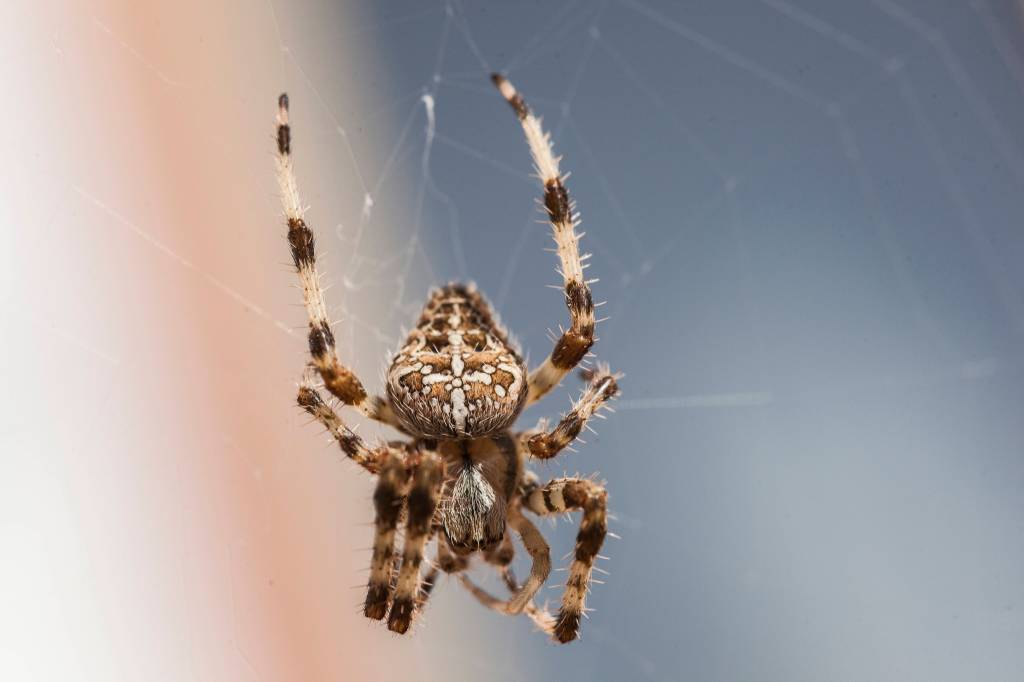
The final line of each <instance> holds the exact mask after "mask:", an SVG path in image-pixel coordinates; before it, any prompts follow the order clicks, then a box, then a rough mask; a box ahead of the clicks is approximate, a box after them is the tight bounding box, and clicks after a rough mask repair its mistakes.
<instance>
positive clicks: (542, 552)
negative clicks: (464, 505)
mask: <svg viewBox="0 0 1024 682" xmlns="http://www.w3.org/2000/svg"><path fill="white" fill-rule="evenodd" d="M508 522H509V525H511V526H512V527H513V528H514V529H515V530H516V532H517V533H519V537H520V538H521V539H522V541H523V546H525V547H526V551H527V552H528V553H529V554H530V558H531V559H532V560H533V564H532V565H531V566H530V577H529V578H527V580H526V583H525V584H524V585H523V586H522V588H521V589H520V590H519V591H518V592H516V593H515V594H514V595H512V598H511V599H509V600H508V601H507V602H496V604H489V603H484V606H488V607H489V608H493V609H495V610H497V611H501V612H502V613H505V614H508V615H512V616H514V615H518V614H520V613H522V612H523V611H524V610H525V609H526V608H527V606H528V605H529V604H530V603H531V600H532V599H533V597H534V595H536V594H537V592H538V591H539V590H540V588H541V587H543V586H544V581H545V580H547V579H548V574H549V573H551V548H550V547H548V543H547V541H545V540H544V536H543V535H541V534H540V531H539V530H537V527H536V526H535V525H533V523H532V522H531V521H530V520H529V519H527V518H526V517H525V516H523V515H522V512H520V511H519V510H518V509H516V508H514V507H513V508H510V509H509V513H508ZM459 580H460V581H461V582H462V584H463V586H465V587H466V589H468V590H469V591H470V592H473V593H474V594H475V595H477V593H476V592H474V588H475V585H473V583H472V582H471V581H470V580H469V579H468V578H467V577H465V576H462V575H460V576H459ZM479 598H480V597H479V595H477V599H479ZM482 603H483V602H482Z"/></svg>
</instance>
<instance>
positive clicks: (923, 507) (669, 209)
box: [0, 0, 1024, 681]
mask: <svg viewBox="0 0 1024 682" xmlns="http://www.w3.org/2000/svg"><path fill="white" fill-rule="evenodd" d="M0 36H2V40H0V55H2V59H0V83H2V85H3V92H4V93H5V96H6V98H7V100H6V102H5V105H4V107H3V113H2V114H0V116H2V125H0V139H2V143H3V148H4V150H5V151H6V153H7V158H8V162H7V163H6V164H4V165H3V166H2V167H0V175H2V178H3V182H2V187H3V192H2V199H0V226H2V227H0V229H2V230H3V234H4V237H5V241H6V245H7V248H5V249H4V250H3V251H2V252H0V302H2V305H3V310H4V313H5V319H6V323H5V324H4V325H3V333H2V335H0V350H2V352H0V380H2V381H0V383H2V385H3V387H4V388H3V390H2V391H0V400H2V411H0V453H2V466H3V469H2V476H0V480H2V483H0V543H2V544H0V546H2V548H3V557H2V560H0V613H2V614H3V615H2V616H0V679H4V680H67V679H82V680H86V679H87V680H115V679H116V680H121V679H124V680H128V679H131V680H183V679H196V680H299V679H301V680H339V679H345V680H388V679H403V678H415V679H418V680H461V679H466V680H470V679H480V678H482V677H484V678H487V679H499V680H506V679H507V680H518V679H527V678H536V679H545V680H576V679H609V680H619V679H638V680H680V679H686V680H786V681H793V680H879V679H900V680H929V681H932V680H967V679H969V680H1020V679H1024V649H1022V647H1021V642H1022V641H1024V418H1022V414H1024V384H1022V381H1021V379H1022V369H1024V350H1022V341H1024V274H1022V273H1024V269H1022V268H1021V265H1020V264H1021V263H1022V262H1024V235H1022V216H1024V127H1022V124H1021V122H1022V121H1024V9H1022V6H1021V4H1020V3H1018V2H1013V1H1011V0H972V1H971V2H943V3H936V2H928V1H926V0H864V1H863V2H855V3H851V2H838V1H836V2H833V1H829V2H811V1H810V0H714V1H713V2H712V1H710V0H700V1H690V2H675V3H667V2H658V1H656V0H611V1H608V2H604V1H601V2H583V1H581V0H568V1H565V2H562V1H559V2H520V3H499V2H470V1H468V0H465V1H462V2H460V1H458V0H439V1H436V2H435V1H433V0H431V1H429V2H412V1H404V2H380V3H371V2H335V1H328V0H303V1H301V2H291V3H286V2H283V1H281V0H263V1H261V2H240V1H237V0H236V1H234V2H221V3H207V2H182V3H133V2H127V1H124V0H110V1H105V0H89V1H88V2H68V3H62V2H54V1H52V0H46V1H44V2H37V3H29V2H17V1H15V2H7V3H3V5H2V7H0ZM491 71H501V72H504V73H506V74H508V75H509V77H510V78H511V79H512V80H513V82H514V83H515V84H516V85H517V86H518V87H519V88H520V90H521V91H523V92H524V94H525V95H526V96H527V98H528V101H529V102H530V103H531V104H532V105H533V107H534V109H535V110H536V111H537V112H538V113H539V114H541V115H543V116H544V121H545V124H546V126H547V127H548V128H549V129H550V130H552V132H553V136H554V140H555V145H556V151H557V152H558V153H560V154H563V155H564V160H563V168H564V169H565V170H567V171H570V172H571V174H572V175H571V178H570V179H569V181H568V184H569V187H570V190H571V192H572V193H573V196H574V197H575V198H576V200H577V201H578V204H579V210H580V212H581V214H582V216H583V228H582V229H583V230H585V231H586V233H587V234H586V237H585V238H584V240H583V245H584V247H585V249H587V250H589V251H592V252H593V253H594V258H593V260H592V263H593V266H592V268H591V269H590V270H589V271H588V274H590V275H591V276H593V277H598V278H600V282H599V283H597V284H595V285H594V290H595V296H596V297H597V299H598V300H607V301H608V304H607V305H606V306H605V307H603V308H601V309H600V310H601V311H603V313H604V314H605V315H607V316H608V317H609V318H610V319H609V320H608V321H606V322H604V323H602V324H601V325H599V327H598V332H599V336H600V341H599V343H598V345H597V346H596V351H597V354H598V356H599V357H600V358H601V359H602V360H606V361H608V362H610V363H611V364H612V365H613V366H614V367H615V368H616V369H618V370H621V371H623V372H625V373H626V379H625V380H624V381H623V389H624V395H623V397H622V399H621V400H620V402H619V404H618V406H617V412H616V414H614V415H610V419H609V420H608V421H607V422H602V423H600V424H599V427H598V432H599V434H598V435H597V436H587V437H586V440H587V441H588V442H587V443H586V444H585V445H581V446H580V447H579V448H578V450H579V451H578V452H577V453H567V454H564V455H562V456H560V457H559V458H558V459H557V460H555V461H554V462H552V463H550V464H549V465H546V466H543V465H542V466H539V467H537V469H538V471H539V473H540V474H541V476H543V477H554V476H560V475H562V474H563V473H566V472H568V473H570V474H573V473H576V472H581V473H583V474H589V473H591V472H599V474H600V477H601V478H603V479H606V480H607V483H608V487H609V490H610V493H611V498H610V503H611V507H612V511H613V513H614V515H615V519H614V520H613V521H612V530H613V531H614V532H616V533H617V534H618V535H620V536H621V539H618V540H609V541H608V542H607V543H606V545H605V548H604V550H603V554H605V555H607V556H608V559H607V560H606V561H603V562H602V563H601V564H600V567H601V568H602V569H604V570H607V571H608V572H609V573H610V575H608V576H597V577H599V578H601V579H602V580H604V582H605V584H602V585H596V586H595V589H594V591H593V593H592V595H591V597H590V599H589V606H591V607H593V608H594V609H595V611H594V612H593V613H592V614H591V618H590V619H589V620H588V621H586V622H585V624H584V629H583V640H582V641H581V642H578V643H575V644H572V645H570V646H567V647H558V646H555V645H553V644H550V643H548V642H546V641H545V639H544V637H543V636H542V635H539V634H537V633H535V632H532V627H531V626H530V624H529V623H528V622H527V621H526V620H525V619H509V618H501V617H498V616H497V615H495V614H493V613H491V612H487V611H484V610H483V609H482V608H480V607H479V606H477V605H476V604H475V603H474V602H472V600H471V599H470V598H469V597H468V596H467V595H466V594H464V593H463V592H462V591H461V590H460V589H459V587H458V585H457V584H456V583H455V582H454V581H449V582H444V581H442V583H441V584H440V585H439V586H438V589H437V591H436V592H435V598H434V599H433V600H432V602H431V604H430V607H429V609H428V610H427V612H426V613H425V614H424V616H423V617H422V618H421V621H420V623H419V625H418V626H417V628H416V632H415V635H414V636H412V637H405V638H399V637H396V636H393V635H391V634H390V633H389V632H387V631H386V630H385V629H384V628H383V627H382V626H380V625H378V624H376V623H371V622H370V621H367V620H366V619H365V618H363V617H362V615H361V613H360V604H361V601H362V598H363V591H362V590H363V588H362V585H363V584H364V583H365V579H366V569H367V567H368V564H369V550H368V548H369V545H370V542H371V533H372V530H371V528H370V527H369V523H370V521H371V520H372V518H373V512H372V502H371V499H370V495H371V491H372V482H371V480H370V479H369V477H367V476H364V475H362V474H360V473H359V472H358V471H357V470H356V467H354V466H353V465H351V464H350V463H348V462H345V461H343V460H342V458H341V457H340V456H339V454H338V452H337V449H336V448H335V447H334V446H333V445H332V444H331V443H329V442H327V438H326V437H325V435H324V434H322V433H321V432H320V430H319V428H318V427H316V426H314V425H309V424H307V420H306V418H305V417H304V416H303V415H301V414H300V413H299V412H298V410H297V409H296V408H295V407H294V405H293V396H294V390H295V382H296V380H297V378H298V377H299V375H300V372H301V368H302V365H303V362H304V351H305V341H304V329H303V325H304V314H303V311H302V309H301V306H300V305H298V304H299V303H300V300H301V297H300V294H299V292H298V291H297V290H296V289H295V287H294V284H295V277H294V274H293V273H292V272H291V270H290V266H289V256H288V253H287V250H286V244H285V240H284V227H283V224H282V220H281V217H280V207H279V203H278V198H277V194H276V192H277V189H276V186H275V182H274V177H273V158H272V150H273V119H274V114H275V98H276V96H277V94H278V93H279V92H280V91H282V90H287V91H288V92H289V94H290V96H291V102H292V109H293V134H294V140H295V143H294V149H295V155H296V166H297V173H298V176H299V181H300V189H301V191H302V194H303V197H304V200H305V201H306V202H307V203H308V204H309V206H310V208H309V212H308V215H307V217H308V219H309V222H310V223H311V224H312V225H313V227H314V228H315V230H316V231H317V232H318V235H319V240H320V245H321V252H322V254H323V257H322V269H323V271H325V272H326V273H327V278H328V280H329V282H330V283H331V284H332V285H333V287H332V288H331V289H330V291H329V292H328V298H329V303H330V305H331V307H332V310H333V312H334V315H335V318H336V319H337V320H339V325H338V328H337V335H338V339H339V346H340V349H341V354H342V357H343V359H344V360H345V361H347V362H350V363H351V364H353V365H354V366H355V367H356V368H357V369H358V371H359V373H360V375H361V376H362V377H363V378H364V380H365V381H366V382H367V384H368V385H369V386H370V387H372V388H373V389H375V390H379V389H380V387H381V384H380V372H381V370H382V368H383V367H384V365H385V363H386V360H387V356H388V353H389V352H390V351H391V350H392V349H394V348H395V347H396V345H397V344H398V342H399V340H400V339H401V338H402V335H403V329H404V328H406V327H407V326H408V325H410V324H411V323H412V321H413V319H414V317H415V315H416V313H417V311H418V309H419V307H420V305H422V302H423V300H424V297H425V295H426V291H427V288H428V287H429V286H431V285H436V284H440V283H443V282H445V281H447V280H452V279H459V280H461V279H473V280H475V281H476V282H477V283H478V284H479V286H480V287H481V288H482V289H483V291H484V292H485V293H486V294H487V295H488V296H489V297H490V298H491V299H492V301H493V302H494V303H495V304H496V305H497V307H498V308H499V310H500V312H501V314H502V316H503V318H504V321H505V322H506V323H507V324H508V325H509V327H511V329H512V330H514V331H515V332H516V333H517V334H518V336H519V338H520V339H521V341H522V343H523V346H524V348H525V349H526V350H527V351H528V353H529V355H530V357H531V359H532V360H533V362H534V363H536V362H539V361H540V360H541V359H543V357H544V356H545V355H546V354H547V353H548V351H549V349H550V342H549V341H548V339H547V336H546V333H547V330H548V329H557V327H558V325H559V324H564V323H565V322H566V321H567V314H566V311H565V309H564V304H563V302H562V300H561V296H560V295H559V294H558V293H557V292H554V291H550V290H548V289H545V288H544V286H543V285H545V284H554V283H557V282H558V278H557V275H556V274H555V272H554V267H555V258H554V256H553V254H551V253H548V252H545V251H544V249H545V248H548V247H549V246H550V245H551V242H550V237H549V234H548V228H547V226H546V225H545V224H543V223H542V222H538V221H539V220H540V219H541V218H542V216H541V215H540V214H539V213H538V211H537V209H536V205H535V200H536V199H537V198H538V197H539V191H538V183H537V181H536V179H535V178H533V177H531V172H530V171H531V169H530V162H529V157H528V153H527V148H526V145H525V143H524V141H523V140H522V136H521V133H520V130H519V128H518V126H517V125H516V122H515V120H514V118H513V116H512V114H511V113H510V112H509V111H508V108H507V106H506V105H505V103H504V102H502V101H501V100H500V98H499V97H498V96H497V95H496V94H495V93H494V92H493V89H492V88H491V86H490V84H489V82H488V81H487V78H486V76H487V74H488V73H490V72H491ZM576 390H577V386H576V385H575V382H574V381H569V382H567V384H566V386H565V387H564V388H563V389H562V390H560V391H558V392H556V393H555V394H554V396H553V397H551V398H549V399H547V400H546V401H544V402H543V403H542V404H541V405H540V406H538V407H537V408H534V409H531V410H530V411H529V412H528V413H527V414H526V415H525V416H524V421H523V423H524V424H525V425H532V424H533V423H534V421H535V420H537V419H538V418H540V417H542V416H546V415H547V416H554V415H556V414H557V413H558V412H560V411H562V410H565V409H566V408H567V406H568V404H569V399H570V397H572V396H573V395H575V393H576ZM353 421H359V420H356V419H354V418H353ZM361 433H362V434H363V435H365V436H367V437H377V436H387V435H389V434H387V433H385V432H384V431H383V430H382V429H380V428H378V427H377V426H375V425H372V424H364V425H362V428H361ZM576 523H577V520H576V519H575V518H574V519H572V520H567V521H564V522H560V523H559V525H558V527H557V528H554V527H552V526H549V525H547V524H543V525H542V530H544V532H545V534H547V535H548V536H549V538H550V539H551V541H552V545H553V554H554V556H555V560H556V565H557V566H565V565H567V563H568V559H566V558H561V557H562V556H563V554H564V553H566V552H569V551H570V550H571V547H572V542H573V537H574V534H575V526H576ZM562 580H564V574H559V573H553V574H552V579H551V581H550V583H551V586H552V589H551V590H549V591H547V595H548V598H549V599H551V601H552V602H555V601H557V599H558V598H559V597H560V594H561V589H562V588H561V585H560V584H559V583H560V582H561V581H562ZM489 584H490V585H491V586H492V587H495V588H496V586H495V585H494V583H493V582H491V583H489Z"/></svg>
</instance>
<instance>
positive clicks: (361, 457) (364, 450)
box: [296, 373, 404, 474]
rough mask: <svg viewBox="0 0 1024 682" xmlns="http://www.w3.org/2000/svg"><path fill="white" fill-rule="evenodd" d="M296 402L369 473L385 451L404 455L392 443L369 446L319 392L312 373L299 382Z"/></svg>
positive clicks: (375, 467)
mask: <svg viewBox="0 0 1024 682" xmlns="http://www.w3.org/2000/svg"><path fill="white" fill-rule="evenodd" d="M296 402H298V404H299V406H300V407H301V408H302V409H303V410H305V411H306V412H308V413H309V414H311V415H313V417H314V418H316V420H317V421H319V422H320V423H321V424H323V426H324V427H325V428H326V429H327V430H328V431H330V433H331V435H332V436H334V439H335V440H336V441H338V445H339V446H340V447H341V451H342V452H344V453H345V455H346V456H347V457H348V458H349V459H351V460H352V461H353V462H355V463H356V464H358V465H359V466H361V467H363V468H364V469H366V470H367V471H369V472H370V473H371V474H376V473H379V472H380V470H381V464H382V462H383V460H384V458H385V457H387V456H388V454H389V453H390V454H397V455H404V453H403V452H402V451H401V450H400V449H398V448H396V447H394V446H393V445H391V444H388V445H380V446H378V447H377V448H374V449H370V448H369V447H367V445H366V442H365V441H363V439H362V438H360V437H359V436H357V435H356V434H355V432H354V431H352V430H351V429H349V428H348V427H347V426H346V425H345V422H343V421H342V420H341V417H339V416H338V413H337V412H335V411H334V410H333V409H331V406H330V405H328V404H327V402H326V401H325V400H324V399H323V396H321V395H320V392H319V391H317V390H316V388H314V386H313V381H312V377H310V376H309V375H308V373H307V375H306V376H304V377H303V379H302V382H301V383H300V384H299V394H298V396H297V398H296Z"/></svg>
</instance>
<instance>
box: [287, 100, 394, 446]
mask: <svg viewBox="0 0 1024 682" xmlns="http://www.w3.org/2000/svg"><path fill="white" fill-rule="evenodd" d="M277 102H278V112H277V182H278V185H279V186H280V189H281V203H282V205H283V206H284V215H285V218H286V219H287V221H288V244H289V245H290V246H291V251H292V261H293V262H294V263H295V271H296V272H297V273H298V275H299V283H300V284H301V285H302V300H303V303H304V304H305V306H306V313H307V315H308V317H309V352H310V355H312V356H313V365H314V366H315V367H316V369H317V371H318V372H319V373H320V376H321V378H322V379H323V382H324V386H325V387H326V388H327V390H328V391H330V392H331V393H332V394H334V395H335V396H337V397H338V399H339V400H341V401H342V402H343V403H345V404H346V405H351V406H353V407H355V408H356V409H357V410H359V411H360V412H362V413H363V414H365V415H366V416H367V417H370V418H371V419H376V420H377V421H381V422H384V423H385V424H388V425H390V426H394V427H396V428H400V427H399V423H398V420H397V418H396V417H395V415H394V412H393V411H392V410H391V406H390V405H389V404H388V403H387V401H386V400H384V399H383V398H381V397H379V396H367V394H366V389H364V388H363V384H362V382H360V381H359V378H358V377H356V375H355V374H354V373H353V372H352V370H350V369H349V368H348V367H345V366H344V365H342V364H341V361H340V360H338V352H337V349H336V348H335V341H334V332H333V331H332V330H331V322H330V319H329V318H328V316H327V303H326V301H325V299H324V290H323V287H321V286H320V275H319V273H318V272H317V268H316V244H315V242H316V239H315V237H314V236H313V231H312V230H311V229H310V228H309V227H308V226H307V225H306V221H305V219H304V217H303V207H302V201H301V199H300V198H299V188H298V183H297V182H296V179H295V170H294V168H293V165H292V134H291V125H290V124H289V123H288V95H285V94H282V95H281V96H280V97H279V98H278V101H277Z"/></svg>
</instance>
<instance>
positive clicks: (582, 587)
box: [526, 478, 608, 644]
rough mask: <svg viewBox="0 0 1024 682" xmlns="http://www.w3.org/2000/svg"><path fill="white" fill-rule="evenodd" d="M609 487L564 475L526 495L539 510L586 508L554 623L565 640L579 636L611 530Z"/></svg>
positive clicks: (531, 506)
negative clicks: (597, 564) (598, 561)
mask: <svg viewBox="0 0 1024 682" xmlns="http://www.w3.org/2000/svg"><path fill="white" fill-rule="evenodd" d="M607 499H608V493H607V491H606V490H605V489H604V488H603V487H601V486H600V485H598V484H597V483H594V482H593V481H591V480H588V479H585V478H560V479H555V480H553V481H550V482H549V483H547V484H546V485H544V486H542V487H540V488H538V489H536V490H534V491H533V492H532V493H530V496H529V497H528V498H526V506H527V508H528V509H529V510H530V511H532V512H534V513H535V514H541V515H543V514H561V513H564V512H567V511H576V510H582V511H583V518H582V519H581V520H580V529H579V532H578V533H577V534H576V551H575V557H574V558H573V562H572V565H571V566H570V567H569V578H568V580H567V581H566V585H565V592H564V593H563V595H562V608H561V609H560V610H559V612H558V620H557V621H556V623H555V625H554V636H555V639H557V640H558V641H559V642H562V643H563V644H564V643H566V642H571V641H572V640H574V639H576V637H577V634H578V633H579V627H580V616H581V615H582V614H583V610H584V601H585V599H586V595H587V591H588V590H589V588H590V575H591V572H592V571H593V568H594V558H595V557H596V556H597V553H598V551H600V549H601V545H602V544H603V543H604V537H605V534H606V533H607V531H608V524H607V509H606V507H607Z"/></svg>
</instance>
